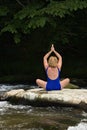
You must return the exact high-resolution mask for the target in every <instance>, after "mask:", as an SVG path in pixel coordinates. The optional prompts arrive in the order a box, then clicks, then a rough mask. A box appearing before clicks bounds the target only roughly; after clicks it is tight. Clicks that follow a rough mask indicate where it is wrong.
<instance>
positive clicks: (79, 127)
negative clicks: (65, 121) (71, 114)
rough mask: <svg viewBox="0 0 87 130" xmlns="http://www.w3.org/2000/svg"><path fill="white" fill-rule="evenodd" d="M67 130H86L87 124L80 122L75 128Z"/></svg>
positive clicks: (71, 127)
mask: <svg viewBox="0 0 87 130" xmlns="http://www.w3.org/2000/svg"><path fill="white" fill-rule="evenodd" d="M67 130H87V123H84V122H80V123H79V124H78V125H77V126H70V127H69V128H68V129H67Z"/></svg>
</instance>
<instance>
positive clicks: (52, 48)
mask: <svg viewBox="0 0 87 130" xmlns="http://www.w3.org/2000/svg"><path fill="white" fill-rule="evenodd" d="M54 50H55V48H54V45H53V44H52V46H51V51H52V52H54Z"/></svg>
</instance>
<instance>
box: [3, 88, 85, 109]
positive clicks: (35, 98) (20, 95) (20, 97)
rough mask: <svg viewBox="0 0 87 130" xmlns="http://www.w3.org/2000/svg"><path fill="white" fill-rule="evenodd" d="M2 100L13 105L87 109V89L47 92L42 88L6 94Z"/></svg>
mask: <svg viewBox="0 0 87 130" xmlns="http://www.w3.org/2000/svg"><path fill="white" fill-rule="evenodd" d="M2 99H5V100H8V101H10V102H12V103H17V104H19V103H23V104H32V105H36V106H37V105H39V106H42V105H47V104H48V105H51V104H52V105H57V106H58V105H60V104H61V105H69V106H79V107H83V108H84V109H87V89H63V90H60V91H45V90H44V89H42V88H36V89H29V90H24V89H17V90H11V91H9V92H6V93H5V94H4V95H3V97H2Z"/></svg>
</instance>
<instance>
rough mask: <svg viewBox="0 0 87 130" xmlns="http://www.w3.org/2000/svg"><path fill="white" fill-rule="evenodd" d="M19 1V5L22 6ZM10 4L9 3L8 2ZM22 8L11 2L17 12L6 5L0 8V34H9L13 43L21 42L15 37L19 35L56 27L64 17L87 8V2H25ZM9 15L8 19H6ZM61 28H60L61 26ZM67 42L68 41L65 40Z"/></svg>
mask: <svg viewBox="0 0 87 130" xmlns="http://www.w3.org/2000/svg"><path fill="white" fill-rule="evenodd" d="M22 2H23V1H21V4H20V5H23V4H24V3H22ZM9 3H10V1H9ZM25 3H26V6H25V4H24V5H23V6H22V8H19V7H18V6H17V5H15V4H14V2H13V1H11V5H12V4H13V5H12V6H15V8H17V11H14V10H12V8H10V6H8V3H5V4H6V5H7V7H6V6H4V1H3V7H0V16H3V17H4V20H5V21H6V22H5V21H3V25H2V26H1V33H4V32H10V33H12V34H13V35H14V36H15V37H14V39H15V42H16V43H18V42H20V41H21V40H19V39H20V37H18V36H17V35H19V34H21V33H25V34H27V33H30V32H31V30H34V29H36V28H43V27H45V26H46V25H47V24H48V25H51V26H53V27H54V28H56V27H58V20H61V19H63V18H66V16H67V15H68V16H69V15H70V16H73V12H76V11H78V10H82V9H84V8H87V0H64V1H57V0H46V1H43V0H36V1H33V0H32V1H28V3H27V1H25ZM8 14H9V16H10V17H9V19H8ZM1 18H2V17H1ZM61 27H62V26H61ZM65 41H66V42H68V39H67V38H65Z"/></svg>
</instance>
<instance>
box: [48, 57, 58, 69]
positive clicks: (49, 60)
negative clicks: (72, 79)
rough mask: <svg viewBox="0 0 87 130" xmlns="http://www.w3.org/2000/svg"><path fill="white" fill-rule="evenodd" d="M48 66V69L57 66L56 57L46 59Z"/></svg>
mask: <svg viewBox="0 0 87 130" xmlns="http://www.w3.org/2000/svg"><path fill="white" fill-rule="evenodd" d="M48 64H49V66H50V67H56V66H57V64H58V59H57V57H56V56H50V57H49V59H48Z"/></svg>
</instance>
